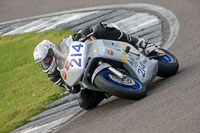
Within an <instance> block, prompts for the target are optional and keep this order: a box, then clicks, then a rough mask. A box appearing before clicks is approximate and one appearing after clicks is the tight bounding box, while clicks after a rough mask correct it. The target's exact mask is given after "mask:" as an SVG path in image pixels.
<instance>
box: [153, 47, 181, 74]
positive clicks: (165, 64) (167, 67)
mask: <svg viewBox="0 0 200 133" xmlns="http://www.w3.org/2000/svg"><path fill="white" fill-rule="evenodd" d="M161 50H162V51H164V52H165V55H164V56H160V57H156V58H154V59H155V60H158V73H157V76H160V77H170V76H172V75H174V74H176V73H177V71H178V68H179V63H178V60H177V58H176V57H175V56H174V55H173V54H171V53H170V52H168V51H167V50H164V49H161Z"/></svg>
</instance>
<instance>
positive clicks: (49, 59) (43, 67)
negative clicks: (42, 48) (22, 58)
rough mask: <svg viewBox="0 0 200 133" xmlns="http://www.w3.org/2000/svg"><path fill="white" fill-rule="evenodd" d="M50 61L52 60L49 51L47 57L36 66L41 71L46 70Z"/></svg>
mask: <svg viewBox="0 0 200 133" xmlns="http://www.w3.org/2000/svg"><path fill="white" fill-rule="evenodd" d="M52 60H53V50H52V49H49V51H48V54H47V56H46V57H45V58H44V59H43V60H42V61H41V62H40V63H38V64H39V65H40V67H41V68H42V69H43V70H47V69H48V68H49V67H50V65H51V63H52Z"/></svg>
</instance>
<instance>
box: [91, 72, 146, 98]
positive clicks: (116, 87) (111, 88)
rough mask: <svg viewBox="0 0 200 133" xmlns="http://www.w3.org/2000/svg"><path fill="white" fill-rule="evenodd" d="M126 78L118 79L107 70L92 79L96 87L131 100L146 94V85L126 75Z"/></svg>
mask: <svg viewBox="0 0 200 133" xmlns="http://www.w3.org/2000/svg"><path fill="white" fill-rule="evenodd" d="M126 77H127V78H126V79H125V80H123V79H120V78H119V77H117V76H116V75H114V74H113V73H112V72H111V71H109V70H103V71H101V72H100V73H99V74H98V75H97V76H96V77H95V79H94V83H95V85H96V86H97V87H98V88H102V89H104V90H106V91H107V93H109V94H111V95H114V96H117V97H121V98H125V99H131V100H139V99H141V98H143V97H145V96H146V91H147V90H146V87H145V86H144V85H143V84H142V83H141V82H140V81H138V80H137V79H135V78H133V77H131V76H129V75H126Z"/></svg>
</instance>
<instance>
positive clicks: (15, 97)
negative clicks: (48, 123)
mask: <svg viewBox="0 0 200 133" xmlns="http://www.w3.org/2000/svg"><path fill="white" fill-rule="evenodd" d="M69 34H72V32H69V31H66V30H55V31H46V32H42V33H26V34H20V35H10V36H4V37H0V133H2V132H9V131H12V130H14V129H15V128H17V127H19V126H21V125H23V124H25V123H27V119H28V118H30V117H32V116H34V115H36V114H38V113H40V112H42V111H43V110H44V106H45V105H47V104H49V103H50V102H52V101H54V100H55V99H58V98H59V94H60V93H62V92H64V91H65V90H64V89H63V88H60V87H58V86H56V85H54V84H53V83H52V82H51V81H49V79H48V77H47V75H46V74H45V73H44V72H43V71H42V69H41V68H40V67H39V66H38V65H36V64H35V62H34V60H33V50H34V48H35V46H36V45H37V44H38V43H39V42H41V41H42V40H44V39H48V40H50V41H52V42H53V43H55V44H58V43H59V42H60V40H61V39H62V38H63V37H65V36H67V35H69Z"/></svg>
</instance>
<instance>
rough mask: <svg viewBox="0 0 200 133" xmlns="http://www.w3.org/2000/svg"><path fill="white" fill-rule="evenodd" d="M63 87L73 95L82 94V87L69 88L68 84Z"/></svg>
mask: <svg viewBox="0 0 200 133" xmlns="http://www.w3.org/2000/svg"><path fill="white" fill-rule="evenodd" d="M62 86H63V87H64V88H65V89H66V90H67V91H69V92H70V93H72V94H76V93H79V92H80V90H81V89H80V85H76V86H69V85H67V84H66V83H64V84H62Z"/></svg>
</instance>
